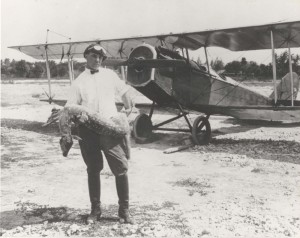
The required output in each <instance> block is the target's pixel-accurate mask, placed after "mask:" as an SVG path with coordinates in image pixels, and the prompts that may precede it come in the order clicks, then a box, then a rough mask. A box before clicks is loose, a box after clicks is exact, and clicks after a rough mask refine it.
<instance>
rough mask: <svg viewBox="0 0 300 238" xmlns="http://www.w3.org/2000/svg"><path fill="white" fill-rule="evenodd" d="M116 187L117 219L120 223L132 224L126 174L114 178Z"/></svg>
mask: <svg viewBox="0 0 300 238" xmlns="http://www.w3.org/2000/svg"><path fill="white" fill-rule="evenodd" d="M116 187H117V193H118V197H119V212H118V215H119V218H120V222H121V223H130V224H133V223H134V222H133V220H132V219H131V218H130V214H129V183H128V176H127V174H124V175H121V176H116Z"/></svg>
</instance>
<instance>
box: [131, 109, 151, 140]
mask: <svg viewBox="0 0 300 238" xmlns="http://www.w3.org/2000/svg"><path fill="white" fill-rule="evenodd" d="M152 127H153V126H152V121H151V119H150V117H149V116H148V115H146V114H144V113H143V114H140V115H138V116H137V117H136V118H135V120H134V122H133V137H134V138H135V142H136V143H139V144H142V143H147V142H148V141H149V139H150V138H151V135H152Z"/></svg>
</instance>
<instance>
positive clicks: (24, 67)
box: [16, 60, 30, 78]
mask: <svg viewBox="0 0 300 238" xmlns="http://www.w3.org/2000/svg"><path fill="white" fill-rule="evenodd" d="M29 71H30V66H29V64H28V63H27V62H26V61H25V60H20V61H17V62H16V75H17V76H19V77H24V78H25V77H28V76H29Z"/></svg>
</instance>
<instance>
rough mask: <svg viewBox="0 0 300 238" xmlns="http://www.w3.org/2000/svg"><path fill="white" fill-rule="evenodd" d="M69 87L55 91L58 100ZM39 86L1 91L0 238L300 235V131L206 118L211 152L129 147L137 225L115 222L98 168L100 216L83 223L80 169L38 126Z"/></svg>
mask: <svg viewBox="0 0 300 238" xmlns="http://www.w3.org/2000/svg"><path fill="white" fill-rule="evenodd" d="M67 87H68V85H67V84H61V83H60V84H55V85H53V88H52V90H53V92H55V93H56V95H57V96H56V98H61V97H64V96H65V91H66V89H67ZM43 88H44V89H45V90H46V89H47V86H46V84H45V83H41V82H40V83H32V82H31V83H29V82H28V81H27V82H24V81H22V82H18V83H15V84H2V85H1V143H2V146H1V213H0V214H1V226H0V227H1V236H4V237H14V236H19V237H20V236H21V237H44V236H50V237H55V236H56V237H64V236H78V237H86V236H98V237H99V236H101V237H103V236H105V237H114V236H124V237H143V236H150V237H183V236H186V237H264V238H265V237H272V238H273V237H300V124H298V125H297V124H296V125H277V126H276V127H272V126H270V125H269V124H264V125H259V124H245V123H241V122H238V121H237V120H235V119H232V118H229V117H224V116H212V117H211V119H210V122H211V126H212V130H213V139H212V142H211V144H210V145H207V146H195V147H193V148H190V149H188V150H185V151H181V152H177V153H173V154H165V153H164V151H165V150H166V149H168V148H172V147H174V146H178V145H181V144H182V141H183V139H184V138H187V137H189V135H188V134H183V133H158V132H156V133H155V135H154V138H153V142H152V143H147V144H136V143H135V142H134V141H133V140H132V147H133V148H132V159H131V160H130V162H129V166H130V169H129V179H130V204H131V214H132V216H133V217H134V219H135V224H134V225H124V224H119V222H118V219H117V209H118V206H117V195H116V189H115V181H114V177H113V175H112V173H111V172H110V170H109V168H108V166H107V163H105V166H104V167H105V168H104V170H103V171H102V172H101V183H102V195H101V200H102V206H103V217H102V219H101V221H100V222H97V223H96V224H93V225H85V222H84V220H85V217H86V216H87V214H88V213H89V208H90V204H89V196H88V190H87V174H86V169H85V165H84V163H83V160H82V158H81V155H80V150H79V147H78V144H77V142H76V143H75V145H74V146H73V148H72V149H71V151H70V153H69V156H68V157H67V158H64V157H63V156H62V155H61V151H60V147H59V132H58V127H57V126H56V125H53V126H50V127H47V128H44V127H42V124H43V123H44V122H45V121H46V120H47V117H48V116H49V114H50V111H51V109H52V108H53V105H47V104H45V103H43V102H40V101H39V100H38V99H39V98H41V97H43ZM258 88H259V89H260V90H261V91H262V92H268V93H270V89H269V88H268V87H264V86H263V85H259V87H258ZM195 116H196V115H190V118H191V119H193V118H194V117H195ZM168 117H170V115H167V114H165V115H155V117H154V120H155V121H161V120H162V119H166V118H168ZM175 124H176V125H177V126H178V125H179V126H183V125H184V122H183V121H177V122H176V123H175Z"/></svg>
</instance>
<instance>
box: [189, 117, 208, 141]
mask: <svg viewBox="0 0 300 238" xmlns="http://www.w3.org/2000/svg"><path fill="white" fill-rule="evenodd" d="M192 138H193V141H194V143H195V144H196V145H207V144H209V142H210V140H211V127H210V123H209V121H208V119H207V118H206V117H204V116H199V117H197V118H196V119H195V121H194V124H193V128H192Z"/></svg>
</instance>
